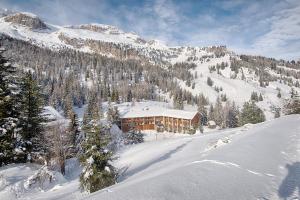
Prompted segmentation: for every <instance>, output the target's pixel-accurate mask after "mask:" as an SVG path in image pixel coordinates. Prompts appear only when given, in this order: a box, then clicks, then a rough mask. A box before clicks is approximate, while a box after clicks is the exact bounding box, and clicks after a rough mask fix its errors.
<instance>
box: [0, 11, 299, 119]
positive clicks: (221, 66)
mask: <svg viewBox="0 0 300 200" xmlns="http://www.w3.org/2000/svg"><path fill="white" fill-rule="evenodd" d="M1 13H2V14H1V15H0V16H2V17H1V18H0V32H1V33H2V41H6V45H8V44H7V41H9V40H8V39H7V37H9V38H11V39H14V40H18V41H25V42H26V43H27V44H30V45H34V46H37V47H38V48H42V49H47V51H48V50H49V51H51V52H53V53H54V52H61V51H63V50H65V49H70V50H73V51H74V52H75V51H79V52H82V53H87V54H98V55H101V56H105V57H107V58H111V59H114V60H119V61H122V62H127V61H128V62H131V60H135V61H137V62H139V63H141V65H145V63H148V64H149V65H153V66H159V67H160V68H161V69H162V70H163V71H165V72H166V73H169V72H170V70H171V71H172V73H174V75H172V77H173V78H172V81H173V80H175V81H176V84H177V85H178V87H180V88H181V89H182V90H184V91H185V92H187V93H188V94H189V95H192V96H194V97H197V96H199V95H200V94H203V95H204V96H206V97H207V98H208V99H209V100H210V102H215V100H216V99H217V97H219V96H223V97H224V96H225V97H226V98H229V99H231V100H234V101H235V102H236V103H237V104H238V105H239V106H242V104H243V103H244V102H245V101H248V100H249V99H250V97H251V94H252V93H253V92H256V93H257V94H258V95H259V94H261V95H262V97H263V101H259V102H258V103H257V104H258V105H259V106H260V107H261V108H262V109H263V110H264V111H265V113H266V115H267V118H268V119H270V118H273V113H274V109H275V108H280V107H282V105H283V102H284V99H285V98H288V97H290V92H291V90H292V88H293V90H294V91H295V92H298V93H299V92H300V89H299V82H298V77H300V62H289V61H283V60H275V59H272V58H265V57H262V56H250V55H237V54H236V53H234V52H232V51H230V50H228V49H227V48H226V47H225V46H211V47H169V46H167V45H166V44H164V43H163V42H160V41H157V40H146V39H143V38H142V37H140V36H139V35H137V34H135V33H128V32H124V31H123V30H121V29H119V28H117V27H115V26H110V25H104V24H82V25H72V26H57V25H52V24H49V23H47V22H44V21H42V20H41V19H40V18H39V17H38V16H36V15H34V14H31V13H14V12H10V11H7V10H3V11H2V12H1ZM3 44H4V43H3ZM23 53H24V52H23ZM14 56H16V55H14ZM12 57H13V56H12ZM17 60H20V61H19V62H24V61H22V59H21V58H20V57H19V58H18V59H17ZM23 64H24V63H23ZM45 69H47V70H48V68H45ZM147 69H149V70H150V67H148V68H147ZM151 69H152V67H151ZM150 71H151V70H150ZM44 73H46V72H44ZM141 73H142V72H141ZM162 74H163V73H162ZM85 76H87V75H86V73H85ZM208 77H209V78H211V79H212V81H213V85H211V86H210V85H208V84H207V79H208ZM142 79H143V74H141V75H140V81H141V80H142ZM82 82H83V84H86V85H89V86H90V85H91V84H92V83H91V82H93V81H88V80H87V79H86V80H82ZM156 82H157V81H156ZM155 85H156V86H158V88H157V89H156V93H160V91H159V89H161V88H162V87H161V86H160V85H157V83H156V84H155ZM172 88H173V89H172V90H174V87H173V86H172ZM173 93H174V92H172V91H170V90H166V91H164V92H163V93H160V95H162V96H165V97H164V98H167V96H168V94H169V95H171V96H172V94H173ZM278 93H280V94H281V98H278V97H277V96H278ZM185 100H186V101H187V102H188V99H187V98H186V99H185Z"/></svg>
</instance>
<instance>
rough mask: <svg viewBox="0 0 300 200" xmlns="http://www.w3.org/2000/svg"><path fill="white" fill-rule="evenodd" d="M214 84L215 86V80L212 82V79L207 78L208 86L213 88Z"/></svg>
mask: <svg viewBox="0 0 300 200" xmlns="http://www.w3.org/2000/svg"><path fill="white" fill-rule="evenodd" d="M213 84H214V82H213V80H211V78H210V77H207V85H208V86H213Z"/></svg>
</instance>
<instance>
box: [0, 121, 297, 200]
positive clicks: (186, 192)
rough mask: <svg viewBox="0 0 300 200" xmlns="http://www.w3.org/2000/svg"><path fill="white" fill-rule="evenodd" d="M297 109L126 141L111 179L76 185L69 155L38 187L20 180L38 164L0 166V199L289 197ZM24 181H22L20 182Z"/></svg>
mask: <svg viewBox="0 0 300 200" xmlns="http://www.w3.org/2000/svg"><path fill="white" fill-rule="evenodd" d="M299 122H300V115H291V116H284V117H281V118H279V119H276V120H271V121H268V122H264V123H261V124H256V125H250V124H248V125H245V126H243V127H240V128H236V129H228V130H224V131H215V132H210V133H208V134H204V135H201V134H196V135H193V136H189V135H187V136H182V137H178V138H171V139H165V140H159V141H152V142H146V143H142V144H139V145H133V146H128V147H126V148H125V149H123V150H122V151H121V152H119V154H118V159H117V160H116V161H115V163H114V164H115V166H117V167H118V168H119V169H120V172H121V176H120V179H119V183H117V184H115V185H113V186H111V187H109V188H105V189H103V190H101V191H98V192H95V193H93V194H86V193H81V192H80V190H79V182H78V175H79V173H80V167H79V166H78V163H77V162H76V160H70V161H68V163H67V176H66V177H64V178H61V176H59V175H57V176H56V177H57V180H56V182H54V184H52V185H49V187H47V188H44V189H43V190H41V189H38V188H36V187H35V188H27V187H24V183H26V182H27V181H28V179H29V177H30V176H32V175H33V174H34V173H36V171H37V169H38V166H36V165H30V164H19V165H10V166H7V167H3V168H0V174H1V176H0V177H1V178H0V199H1V200H2V199H5V200H6V199H17V198H18V199H31V200H33V199H105V200H109V199H113V200H118V199H122V200H126V199H128V200H129V199H130V200H135V199H137V200H140V199H146V200H147V199H172V200H173V199H175V200H176V199H178V200H179V199H180V200H181V199H208V200H209V199H213V200H214V199H228V200H231V199H297V198H299V187H300V177H299V176H300V123H299ZM25 185H26V184H25Z"/></svg>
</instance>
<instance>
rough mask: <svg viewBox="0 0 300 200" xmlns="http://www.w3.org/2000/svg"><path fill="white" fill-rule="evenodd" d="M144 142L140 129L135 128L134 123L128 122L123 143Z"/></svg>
mask: <svg viewBox="0 0 300 200" xmlns="http://www.w3.org/2000/svg"><path fill="white" fill-rule="evenodd" d="M142 142H144V135H143V134H142V133H141V131H140V130H136V128H135V125H134V123H133V122H132V123H130V124H129V131H128V132H127V133H126V136H125V144H138V143H142Z"/></svg>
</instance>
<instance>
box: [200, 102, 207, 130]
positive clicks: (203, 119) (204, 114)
mask: <svg viewBox="0 0 300 200" xmlns="http://www.w3.org/2000/svg"><path fill="white" fill-rule="evenodd" d="M198 112H199V113H200V116H201V117H200V125H202V126H203V125H206V124H207V117H208V116H207V109H206V108H205V106H204V105H199V106H198Z"/></svg>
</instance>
